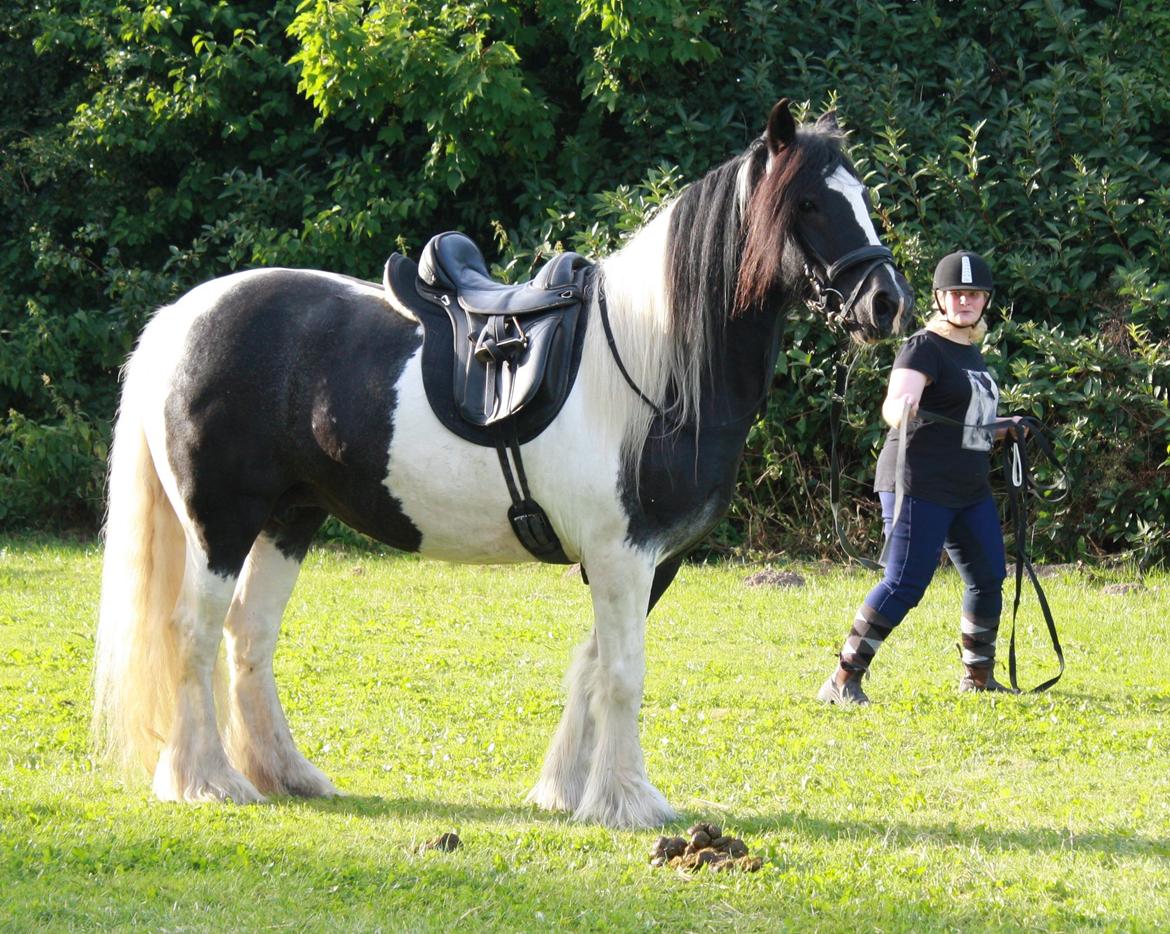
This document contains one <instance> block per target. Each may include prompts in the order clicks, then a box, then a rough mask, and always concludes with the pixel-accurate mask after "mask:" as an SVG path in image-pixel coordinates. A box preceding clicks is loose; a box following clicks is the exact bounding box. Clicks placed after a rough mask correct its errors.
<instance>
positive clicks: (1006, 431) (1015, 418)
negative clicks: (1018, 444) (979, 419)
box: [995, 415, 1028, 441]
mask: <svg viewBox="0 0 1170 934" xmlns="http://www.w3.org/2000/svg"><path fill="white" fill-rule="evenodd" d="M1009 417H1010V418H1011V420H1012V422H1013V423H1014V426H1013V427H1011V428H1000V429H999V430H998V431H997V432H996V433H995V438H996V440H997V441H998V440H999V439H1000V438H1002V437H1003V436H1004V435H1011V436H1012V437H1013V438H1020V440H1023V439H1024V438H1026V437H1028V426H1027V425H1020V421H1021V420H1022V419H1023V417H1024V416H1023V415H1012V416H1009Z"/></svg>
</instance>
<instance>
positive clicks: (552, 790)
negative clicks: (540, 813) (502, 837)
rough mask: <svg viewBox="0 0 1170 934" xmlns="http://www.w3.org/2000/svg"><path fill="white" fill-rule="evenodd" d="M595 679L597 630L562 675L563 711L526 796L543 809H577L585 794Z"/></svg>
mask: <svg viewBox="0 0 1170 934" xmlns="http://www.w3.org/2000/svg"><path fill="white" fill-rule="evenodd" d="M596 682H597V629H596V628H594V630H593V632H592V633H590V635H589V638H588V639H586V640H585V641H584V642H583V643H582V644H581V645H580V646H578V648H577V651H576V652H575V653H574V655H573V661H572V663H570V665H569V672H568V674H567V675H566V676H565V688H566V694H567V697H566V700H565V711H564V713H563V714H561V722H560V725H559V726H558V727H557V732H556V735H554V736H553V741H552V744H551V745H550V746H549V750H548V755H547V756H545V760H544V767H543V768H542V769H541V772H540V780H539V781H538V782H537V783H536V787H535V788H533V789H532V791H530V792H529V793H528V797H527V798H526V799H525V800H527V801H529V802H531V803H533V804H536V805H537V806H538V807H541V808H544V809H545V810H546V811H569V812H573V811H575V810H577V806H578V805H579V804H580V803H581V796H582V795H583V794H584V793H585V779H586V777H587V776H588V774H589V754H590V752H591V751H592V749H593V742H594V739H593V714H592V713H591V711H590V709H589V706H590V698H591V697H592V696H593V693H594V690H595V687H596Z"/></svg>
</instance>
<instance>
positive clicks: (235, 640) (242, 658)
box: [224, 509, 337, 797]
mask: <svg viewBox="0 0 1170 934" xmlns="http://www.w3.org/2000/svg"><path fill="white" fill-rule="evenodd" d="M324 517H325V513H324V512H321V511H319V510H316V509H314V510H302V511H301V514H300V515H299V516H298V517H297V519H296V520H295V521H294V522H292V523H289V524H287V525H284V526H282V528H281V530H280V532H279V533H278V535H277V537H276V538H274V537H273V536H272V535H270V534H268V533H267V532H266V533H264V534H261V535H260V537H259V538H257V539H256V541H255V543H254V544H253V545H252V550H251V551H250V552H249V554H248V559H247V561H245V562H244V570H243V573H242V575H241V577H240V582H239V585H238V586H237V587H236V594H235V599H234V600H233V601H232V605H231V609H229V610H228V614H227V621H226V623H225V624H224V630H225V634H226V636H227V656H228V665H229V671H230V674H231V687H230V690H229V694H228V723H227V736H226V742H227V749H228V755H229V756H230V757H231V761H232V763H233V764H234V765H235V766H236V767H237V768H238V769H240V771H242V772H243V773H244V774H245V775H247V776H248V778H249V779H251V780H252V782H253V784H255V785H256V787H257V788H259V789H260V790H261V791H263V792H264V793H265V794H273V795H300V796H302V797H319V796H323V795H335V794H337V789H336V788H334V787H333V784H332V783H331V782H330V781H329V779H328V778H326V777H325V775H324V774H323V773H322V772H321V771H320V770H319V769H317V767H316V766H314V765H313V764H312V763H310V762H309V761H308V760H307V759H306V758H305V757H304V756H302V755H301V753H300V752H299V751H298V750H297V747H296V744H295V743H294V742H293V738H292V734H291V733H290V732H289V728H288V720H287V719H286V718H285V715H284V710H283V709H282V708H281V706H280V699H279V697H278V696H277V693H276V681H275V679H274V678H273V673H272V657H273V654H274V653H275V651H276V640H277V637H278V636H279V634H280V620H281V616H282V615H283V613H284V608H285V604H287V603H288V599H289V596H290V595H291V594H292V590H293V586H294V584H295V583H296V579H297V575H298V573H299V572H300V569H301V561H302V560H303V559H304V553H305V549H307V548H308V542H309V539H311V538H312V536H313V533H314V532H315V531H316V530H317V528H318V527H319V526H320V524H321V522H322V520H323V519H324ZM290 536H293V538H290ZM278 543H279V547H278ZM302 543H303V547H302Z"/></svg>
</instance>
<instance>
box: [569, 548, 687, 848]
mask: <svg viewBox="0 0 1170 934" xmlns="http://www.w3.org/2000/svg"><path fill="white" fill-rule="evenodd" d="M639 557H640V556H638V555H637V554H633V553H630V552H629V551H628V550H626V549H624V548H623V549H614V550H613V551H611V552H610V553H609V554H608V555H606V556H605V557H603V558H602V559H600V560H598V558H596V557H594V556H591V557H590V562H589V580H590V590H591V592H592V596H593V614H594V630H593V631H594V636H595V638H596V641H597V660H596V662H595V663H594V667H593V671H592V675H593V677H592V679H591V683H590V684H589V685H588V688H587V690H588V693H589V711H590V714H591V715H592V720H593V748H592V750H591V752H590V763H589V772H588V775H587V777H586V779H585V789H584V792H583V793H582V796H581V800H580V802H579V803H578V805H577V809H576V811H575V812H574V815H573V816H574V817H576V818H578V819H580V820H596V821H600V822H601V823H603V824H606V825H608V826H611V827H655V826H659V825H661V824H662V823H664V822H665V821H667V820H670V819H671V818H673V817H674V811H673V810H671V807H670V805H669V804H667V803H666V799H665V798H664V797H663V796H662V793H661V792H659V791H658V789H657V788H655V787H654V786H653V785H652V784H650V780H649V779H648V778H647V777H646V765H645V762H644V760H643V758H642V744H641V739H640V737H639V733H638V714H639V711H640V710H641V707H642V687H643V682H644V680H645V675H646V651H645V627H646V607H647V606H648V605H649V597H650V590H651V586H652V583H653V579H654V567H653V566H652V565H649V564H647V563H645V562H644V561H641V560H639Z"/></svg>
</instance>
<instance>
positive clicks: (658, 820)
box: [573, 780, 677, 829]
mask: <svg viewBox="0 0 1170 934" xmlns="http://www.w3.org/2000/svg"><path fill="white" fill-rule="evenodd" d="M676 816H677V815H676V814H675V812H674V808H672V807H671V806H670V805H669V804H667V803H666V798H665V797H663V795H662V792H660V791H659V790H658V789H657V788H655V787H654V786H653V785H651V784H650V783H649V782H648V781H645V780H641V781H638V782H635V783H633V784H631V785H628V786H615V787H611V788H609V789H605V790H603V791H601V792H599V793H597V794H593V795H588V794H587V795H586V797H585V800H584V801H582V802H581V804H580V806H579V807H578V808H577V810H576V811H575V812H574V813H573V819H574V820H579V821H590V822H596V823H599V824H603V825H604V826H606V827H614V828H626V829H635V828H643V827H661V826H662V825H663V824H665V823H667V822H669V821H672V820H674V819H675V817H676Z"/></svg>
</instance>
